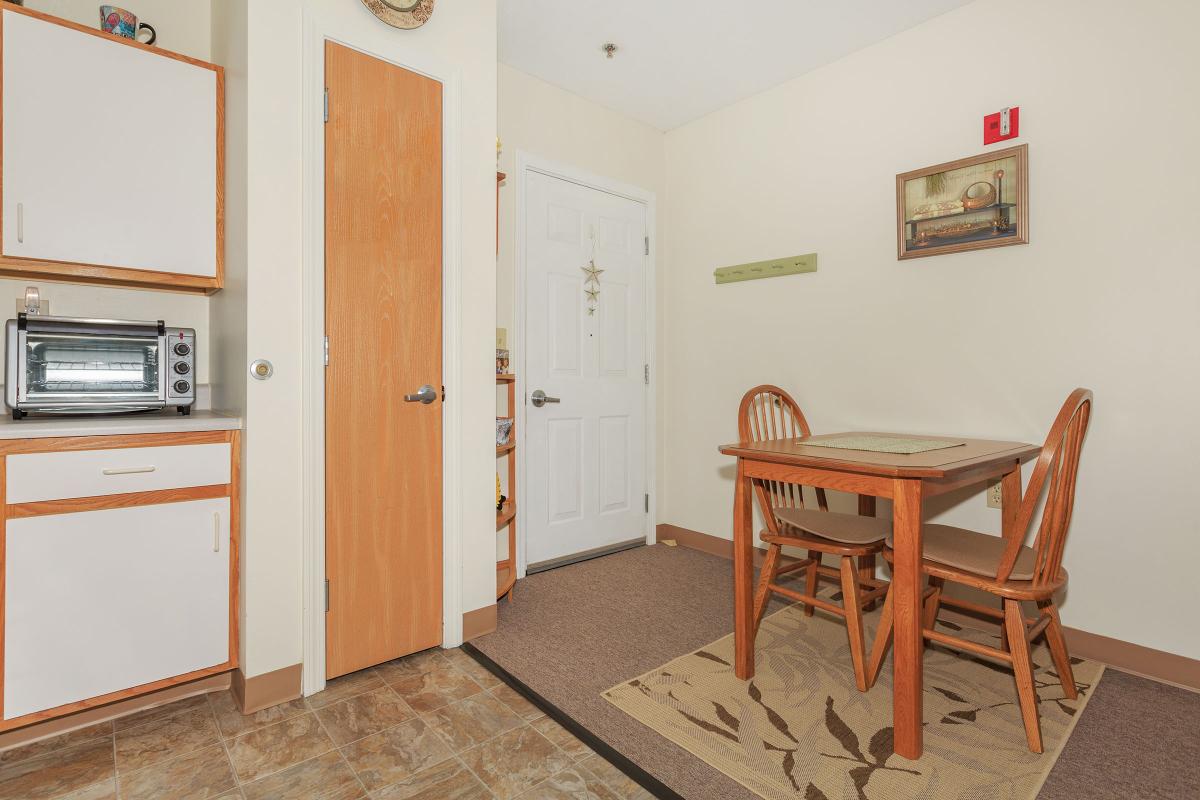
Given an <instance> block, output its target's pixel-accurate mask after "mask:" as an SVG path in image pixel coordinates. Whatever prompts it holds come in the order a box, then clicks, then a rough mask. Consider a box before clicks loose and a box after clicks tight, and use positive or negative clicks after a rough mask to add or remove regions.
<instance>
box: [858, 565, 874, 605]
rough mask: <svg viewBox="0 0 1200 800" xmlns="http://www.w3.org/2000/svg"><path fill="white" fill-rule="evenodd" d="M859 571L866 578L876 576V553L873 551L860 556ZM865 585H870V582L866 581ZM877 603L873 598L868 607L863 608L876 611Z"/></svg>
mask: <svg viewBox="0 0 1200 800" xmlns="http://www.w3.org/2000/svg"><path fill="white" fill-rule="evenodd" d="M858 572H859V574H860V575H862V577H863V578H864V579H865V578H874V577H875V554H874V553H871V554H870V555H866V556H859V557H858ZM863 586H864V587H869V586H870V584H868V583H865V582H864V583H863ZM875 603H876V601H875V600H872V601H871V602H870V603H867V605H866V608H864V609H863V610H864V611H874V610H875Z"/></svg>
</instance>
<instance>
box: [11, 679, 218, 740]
mask: <svg viewBox="0 0 1200 800" xmlns="http://www.w3.org/2000/svg"><path fill="white" fill-rule="evenodd" d="M231 682H232V681H231V673H229V672H224V673H221V674H220V675H210V676H208V677H207V678H200V679H199V680H195V681H190V682H188V683H180V684H176V685H175V686H168V687H166V688H164V689H159V690H158V691H155V692H147V693H146V694H142V695H138V696H137V697H130V698H129V699H128V700H118V701H117V702H115V703H109V704H108V705H104V706H97V707H95V708H89V709H87V710H85V711H79V712H76V713H74V714H68V715H67V716H65V717H56V718H54V719H49V720H46V721H45V722H36V723H34V724H32V725H26V726H25V727H23V728H17V729H15V730H11V731H5V732H4V733H0V750H8V749H9V748H12V747H19V746H21V745H24V744H29V743H30V742H36V741H39V740H41V739H47V738H49V737H51V736H58V735H59V734H60V733H68V732H70V731H74V730H78V729H79V728H86V727H88V726H89V725H95V724H96V723H97V722H107V721H108V720H110V719H116V718H117V717H124V716H128V715H129V714H133V713H135V712H137V711H144V710H146V709H147V708H154V707H155V706H161V705H166V704H167V703H173V702H175V701H176V700H182V699H183V698H185V697H192V696H194V695H198V694H207V693H209V692H223V691H225V690H226V689H228V688H229V687H230V685H231Z"/></svg>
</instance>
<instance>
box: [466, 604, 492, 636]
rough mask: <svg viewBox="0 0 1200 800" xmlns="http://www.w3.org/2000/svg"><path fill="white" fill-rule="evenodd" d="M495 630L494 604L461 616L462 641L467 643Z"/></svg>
mask: <svg viewBox="0 0 1200 800" xmlns="http://www.w3.org/2000/svg"><path fill="white" fill-rule="evenodd" d="M495 630H496V604H495V603H492V604H491V605H490V606H484V607H483V608H477V609H475V610H474V611H468V612H467V613H465V614H463V641H464V642H469V641H471V640H472V639H476V638H478V637H480V636H484V635H486V634H489V633H494V632H495Z"/></svg>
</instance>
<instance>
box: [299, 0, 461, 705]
mask: <svg viewBox="0 0 1200 800" xmlns="http://www.w3.org/2000/svg"><path fill="white" fill-rule="evenodd" d="M357 21H358V20H357V19H350V20H347V19H345V18H344V16H338V15H334V14H324V13H320V12H315V11H313V10H312V9H311V8H308V7H306V8H305V10H304V12H303V50H304V56H303V75H302V84H303V99H302V111H303V122H302V126H301V127H302V128H303V149H302V168H303V173H304V184H303V219H304V231H303V267H302V271H303V281H302V284H303V285H302V291H303V303H304V306H303V307H304V312H303V324H302V327H303V334H302V336H303V341H302V353H303V364H304V365H305V366H304V369H303V375H302V377H301V381H302V385H303V390H302V391H303V396H302V402H303V418H302V420H301V427H302V436H303V442H304V448H303V465H302V471H303V476H304V484H303V489H304V500H303V502H304V509H303V516H304V523H303V530H302V542H303V545H302V546H303V564H304V574H303V584H302V589H301V592H302V595H303V602H304V621H303V626H304V627H303V632H302V633H303V642H304V645H303V677H302V686H303V692H304V694H305V695H306V696H307V695H310V694H314V693H316V692H319V691H321V690H322V689H324V688H325V366H324V336H325V146H324V145H325V122H324V99H323V96H324V87H325V42H326V41H332V42H335V43H337V44H340V45H343V46H345V47H349V48H352V49H354V50H358V51H360V52H362V53H365V54H367V55H369V56H372V57H373V58H378V59H380V60H382V61H387V62H389V63H391V64H395V65H396V66H398V67H402V68H404V69H406V70H409V71H411V72H416V73H419V74H421V75H425V76H427V77H429V78H432V79H434V80H436V81H438V82H439V83H441V84H442V381H443V382H444V384H445V386H446V396H447V397H448V398H450V399H449V400H447V401H446V402H444V403H443V404H442V644H443V646H445V647H453V646H457V645H458V644H461V642H462V606H463V602H462V515H461V508H460V504H459V503H458V502H456V500H457V498H459V496H460V494H461V487H462V468H461V463H460V454H459V451H460V446H461V438H462V434H461V431H462V404H461V402H460V401H459V399H458V398H459V397H460V395H461V391H462V390H461V387H462V345H461V342H460V340H459V334H458V331H459V325H460V321H461V313H460V308H459V293H460V290H461V289H460V287H461V272H462V266H461V253H460V241H459V239H460V236H459V234H460V231H461V229H462V196H461V195H462V181H461V180H460V174H461V164H460V151H461V149H462V148H461V143H462V140H461V134H460V129H461V122H460V117H461V113H462V111H461V104H460V97H461V88H460V87H461V83H462V76H461V71H460V70H459V69H457V68H454V67H451V66H448V65H446V64H444V63H442V62H440V61H437V60H436V59H430V58H429V57H427V56H425V55H424V54H421V53H415V52H413V51H412V50H411V48H410V47H408V46H406V44H405V42H406V40H405V39H404V38H403V37H397V36H393V35H389V34H392V33H394V31H393V30H392V29H391V28H386V30H384V28H385V26H382V25H381V26H377V27H378V28H379V29H378V30H376V28H375V26H372V27H370V28H366V29H364V28H362V27H361V26H360V25H358V24H355V23H356V22H357Z"/></svg>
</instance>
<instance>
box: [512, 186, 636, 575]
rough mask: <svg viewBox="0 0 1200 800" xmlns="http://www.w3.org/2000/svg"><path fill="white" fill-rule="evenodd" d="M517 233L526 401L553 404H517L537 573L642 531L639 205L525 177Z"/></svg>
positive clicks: (525, 509) (531, 559)
mask: <svg viewBox="0 0 1200 800" xmlns="http://www.w3.org/2000/svg"><path fill="white" fill-rule="evenodd" d="M525 226H526V230H525V243H526V245H525V253H526V268H525V293H526V297H525V338H524V350H525V371H526V376H525V389H526V394H527V395H529V394H532V393H533V392H534V391H535V390H538V389H540V390H542V391H544V392H545V393H546V395H548V396H550V397H555V398H559V400H560V402H558V403H548V404H546V405H544V406H542V407H540V408H538V407H535V406H534V405H532V404H531V403H530V402H529V400H528V397H526V398H525V402H526V408H525V426H526V434H525V438H524V447H525V453H526V455H525V474H526V483H525V489H524V490H523V496H522V503H523V505H522V506H521V507H520V508H519V513H520V514H521V516H522V518H523V519H524V520H525V526H526V528H525V530H526V545H525V546H526V563H527V564H528V565H530V566H533V567H535V566H536V565H538V564H539V563H542V562H546V561H551V560H554V559H558V558H563V557H566V556H570V555H574V554H577V553H582V552H585V551H589V550H594V549H597V548H603V547H607V546H611V545H615V544H618V543H623V542H628V541H630V540H634V539H641V538H644V537H645V535H646V529H647V525H648V522H647V520H648V517H647V513H646V508H645V500H644V498H645V493H646V491H647V489H646V447H647V443H646V397H647V388H648V387H647V385H646V379H645V371H644V370H645V365H646V362H647V337H646V296H647V295H646V293H647V284H646V264H647V260H648V259H647V257H646V255H645V237H646V206H645V205H644V204H643V203H640V202H637V201H634V200H630V199H628V198H625V197H620V196H617V195H614V194H609V193H607V192H603V191H600V190H597V189H593V188H590V187H586V186H582V185H580V184H577V183H572V182H570V181H567V180H563V179H560V178H554V177H550V176H548V175H544V174H542V173H539V172H534V171H530V172H529V173H528V177H527V180H526V199H525ZM592 260H594V261H595V265H596V268H597V269H600V270H603V272H602V273H600V275H599V281H598V287H597V284H595V283H592V284H590V286H591V288H598V295H597V296H596V298H595V300H594V301H590V300H589V297H588V295H587V289H588V288H589V282H588V274H587V273H586V272H585V271H584V267H585V266H587V264H588V263H589V261H592ZM589 308H591V309H592V311H591V312H590V313H589Z"/></svg>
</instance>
